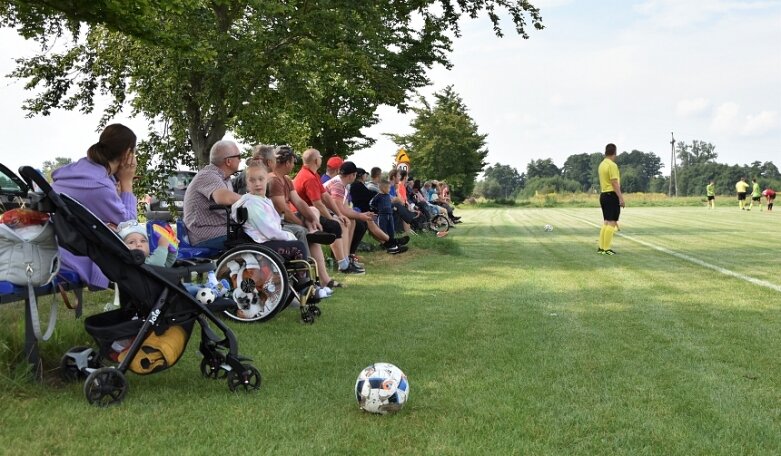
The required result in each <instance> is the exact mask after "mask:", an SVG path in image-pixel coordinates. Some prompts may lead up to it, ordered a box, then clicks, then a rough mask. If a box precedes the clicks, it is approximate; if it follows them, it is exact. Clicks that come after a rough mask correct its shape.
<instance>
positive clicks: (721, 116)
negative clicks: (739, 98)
mask: <svg viewBox="0 0 781 456" xmlns="http://www.w3.org/2000/svg"><path fill="white" fill-rule="evenodd" d="M739 111H740V106H738V104H737V103H733V102H731V101H729V102H727V103H723V104H721V105H719V106H718V107H717V108H716V110H715V112H714V113H713V121H711V126H710V128H711V131H714V132H718V133H734V132H736V131H738V130H740V118H739V116H738V114H739Z"/></svg>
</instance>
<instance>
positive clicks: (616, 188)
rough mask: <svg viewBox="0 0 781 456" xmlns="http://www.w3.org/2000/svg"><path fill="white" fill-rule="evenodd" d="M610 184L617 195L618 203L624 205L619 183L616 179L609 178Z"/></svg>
mask: <svg viewBox="0 0 781 456" xmlns="http://www.w3.org/2000/svg"><path fill="white" fill-rule="evenodd" d="M610 185H612V186H613V191H614V192H616V195H618V205H619V206H621V207H626V206H625V205H624V195H622V194H621V184H620V183H619V182H618V179H610Z"/></svg>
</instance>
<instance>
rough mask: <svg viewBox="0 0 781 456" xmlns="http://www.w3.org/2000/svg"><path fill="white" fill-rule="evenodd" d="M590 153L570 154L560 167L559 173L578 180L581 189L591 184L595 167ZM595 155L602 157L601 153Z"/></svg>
mask: <svg viewBox="0 0 781 456" xmlns="http://www.w3.org/2000/svg"><path fill="white" fill-rule="evenodd" d="M591 155H592V154H586V153H583V154H575V155H570V156H569V157H567V160H566V161H565V162H564V166H562V168H561V175H562V176H563V177H565V178H567V179H571V180H574V181H578V182H579V183H580V187H581V190H583V191H587V190H588V189H590V188H591V186H592V184H593V180H592V179H593V175H594V173H595V168H594V165H593V163H592V162H593V160H592V158H591ZM597 155H599V157H600V158H601V157H602V155H601V154H597Z"/></svg>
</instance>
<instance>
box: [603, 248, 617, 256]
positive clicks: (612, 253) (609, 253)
mask: <svg viewBox="0 0 781 456" xmlns="http://www.w3.org/2000/svg"><path fill="white" fill-rule="evenodd" d="M615 254H616V252H614V251H613V250H611V249H607V250H605V251H604V252H602V255H615Z"/></svg>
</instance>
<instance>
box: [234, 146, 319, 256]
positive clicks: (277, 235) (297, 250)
mask: <svg viewBox="0 0 781 456" xmlns="http://www.w3.org/2000/svg"><path fill="white" fill-rule="evenodd" d="M246 171H247V172H246V178H247V191H248V192H249V193H246V194H244V195H242V196H241V198H239V200H238V201H236V202H235V203H233V206H232V207H231V217H232V218H233V219H234V220H236V219H237V217H236V211H237V210H238V209H239V208H240V207H246V208H247V221H246V223H245V224H244V226H243V229H244V233H245V234H246V235H247V236H249V237H250V238H251V239H252V240H253V241H255V242H257V243H259V244H263V245H265V246H267V247H270V248H271V249H273V250H275V251H276V252H277V253H279V254H280V255H281V256H282V257H283V258H285V259H286V260H303V259H305V258H306V256H305V254H304V251H305V247H304V244H303V243H302V242H300V241H298V240H296V236H295V235H294V234H293V233H291V232H289V231H285V230H283V229H282V219H281V218H280V216H279V213H278V212H277V210H276V209H275V208H274V203H272V202H271V200H270V199H268V198H266V185H267V183H268V170H267V169H266V166H265V165H264V164H263V163H262V162H261V161H260V160H253V161H251V162H249V164H248V165H247V169H246Z"/></svg>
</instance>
